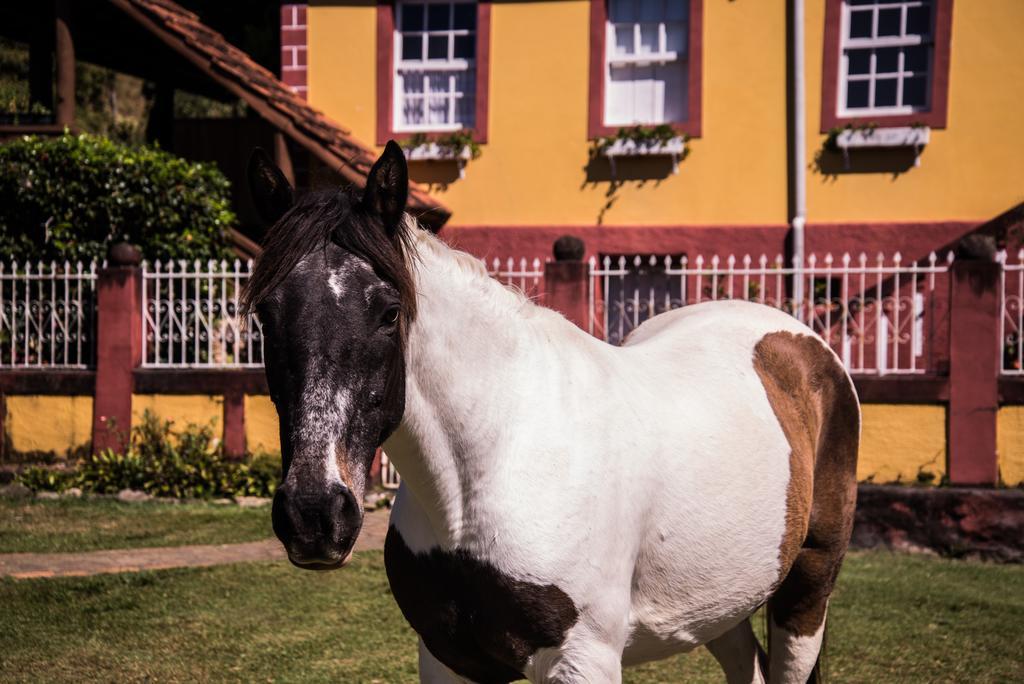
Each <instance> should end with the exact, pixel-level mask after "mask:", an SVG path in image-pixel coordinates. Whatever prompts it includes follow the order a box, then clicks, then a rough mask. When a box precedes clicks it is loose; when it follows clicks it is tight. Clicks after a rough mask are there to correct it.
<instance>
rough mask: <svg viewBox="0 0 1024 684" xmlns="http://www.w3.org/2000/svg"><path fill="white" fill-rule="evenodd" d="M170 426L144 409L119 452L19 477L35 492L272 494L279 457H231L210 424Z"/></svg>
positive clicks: (207, 495)
mask: <svg viewBox="0 0 1024 684" xmlns="http://www.w3.org/2000/svg"><path fill="white" fill-rule="evenodd" d="M173 425H174V423H173V421H169V420H161V419H159V418H158V417H157V416H155V415H153V414H152V413H150V412H149V411H146V412H145V413H144V414H143V417H142V422H141V423H140V424H139V425H138V426H136V427H135V428H134V429H133V430H132V435H131V445H130V447H129V448H128V449H127V450H125V451H124V453H118V452H116V451H114V450H112V449H107V450H105V451H101V452H99V453H96V454H87V455H85V456H83V457H82V458H81V459H80V460H79V461H78V464H77V466H78V467H77V471H76V472H72V473H65V472H61V471H53V470H49V469H46V468H41V467H33V468H26V469H25V471H23V472H22V474H21V476H20V477H19V481H20V482H21V483H22V484H24V485H25V486H27V487H29V488H30V489H32V490H34V491H63V490H65V489H67V488H68V487H72V486H77V487H80V488H81V489H82V490H83V491H86V492H95V493H97V494H115V493H117V492H119V491H121V490H122V489H136V490H142V491H144V492H146V493H148V494H152V495H153V496H159V497H170V498H178V499H182V498H190V499H211V498H217V497H230V496H272V495H273V493H274V491H275V489H276V488H277V483H278V482H279V481H280V479H281V459H280V457H279V456H271V455H269V454H258V455H256V456H254V457H252V458H250V459H249V460H248V461H245V462H235V461H230V460H228V459H227V458H225V457H224V454H223V450H222V449H221V447H220V445H219V444H218V443H217V439H216V438H215V437H214V432H213V426H212V424H211V425H188V426H187V427H186V428H185V429H184V430H182V431H180V432H175V431H174V430H173Z"/></svg>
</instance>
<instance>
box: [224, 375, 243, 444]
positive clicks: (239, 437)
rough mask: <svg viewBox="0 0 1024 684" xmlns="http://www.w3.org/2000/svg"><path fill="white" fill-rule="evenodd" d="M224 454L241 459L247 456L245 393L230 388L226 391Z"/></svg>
mask: <svg viewBox="0 0 1024 684" xmlns="http://www.w3.org/2000/svg"><path fill="white" fill-rule="evenodd" d="M224 455H225V456H227V457H228V458H233V459H241V458H243V457H244V456H245V393H244V392H240V391H235V390H229V391H226V392H225V393H224Z"/></svg>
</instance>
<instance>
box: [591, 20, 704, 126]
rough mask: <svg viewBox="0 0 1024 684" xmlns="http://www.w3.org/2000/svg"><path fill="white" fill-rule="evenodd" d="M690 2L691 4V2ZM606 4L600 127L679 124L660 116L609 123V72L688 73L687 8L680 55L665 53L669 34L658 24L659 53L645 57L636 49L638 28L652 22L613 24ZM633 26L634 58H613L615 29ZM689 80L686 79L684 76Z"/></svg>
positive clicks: (662, 24) (667, 51) (650, 53)
mask: <svg viewBox="0 0 1024 684" xmlns="http://www.w3.org/2000/svg"><path fill="white" fill-rule="evenodd" d="M672 1H673V0H666V2H672ZM692 1H693V0H690V2H692ZM602 2H606V3H607V4H606V8H607V9H606V15H605V22H604V31H605V36H604V92H605V96H604V98H605V99H604V102H602V103H601V108H602V115H601V123H602V124H603V125H605V126H624V125H642V126H657V125H661V124H665V123H679V122H675V121H668V120H665V117H664V116H663V117H662V119H663V120H661V121H636V122H633V124H623V123H612V124H610V123H608V95H607V93H608V92H609V91H610V87H611V81H612V69H613V68H615V67H624V66H650V65H659V66H661V65H665V64H676V65H677V66H678V68H679V69H688V68H689V65H688V61H689V51H690V16H689V4H688V5H687V12H686V15H685V16H684V19H683V20H682V22H680V23H682V37H683V50H682V52H681V53H680V52H676V51H675V50H669V49H667V45H668V30H667V29H666V27H665V24H666V23H667V22H665V21H659V22H657V27H658V50H657V51H656V52H649V53H646V54H639V47H640V41H641V26H643V25H652V24H654V23H655V22H644V21H631V22H618V23H616V22H613V21H612V9H611V2H610V1H609V0H602ZM629 24H632V26H633V54H631V55H616V54H615V46H616V44H617V43H616V32H615V29H616V27H617V26H624V25H629ZM687 78H689V75H688V76H687Z"/></svg>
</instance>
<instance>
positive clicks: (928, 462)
mask: <svg viewBox="0 0 1024 684" xmlns="http://www.w3.org/2000/svg"><path fill="white" fill-rule="evenodd" d="M918 473H930V474H931V475H933V476H934V477H933V478H932V479H931V480H929V481H928V483H930V484H939V481H940V480H941V479H942V476H943V475H944V474H945V473H946V408H945V407H944V406H935V405H923V404H922V405H917V404H909V405H908V404H864V405H863V406H861V438H860V454H859V458H858V461H857V480H858V481H861V482H863V481H871V482H874V483H875V484H886V483H893V482H902V483H915V482H918Z"/></svg>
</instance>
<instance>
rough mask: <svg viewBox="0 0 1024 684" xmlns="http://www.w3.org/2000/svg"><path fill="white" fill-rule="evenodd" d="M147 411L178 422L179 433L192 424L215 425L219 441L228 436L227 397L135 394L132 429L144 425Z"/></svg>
mask: <svg viewBox="0 0 1024 684" xmlns="http://www.w3.org/2000/svg"><path fill="white" fill-rule="evenodd" d="M146 411H149V412H150V413H153V414H155V415H156V416H157V417H158V418H160V419H161V420H171V421H174V425H173V426H172V430H174V431H175V432H179V431H181V430H184V429H185V428H186V427H188V426H189V425H190V424H192V425H199V426H206V425H211V424H212V425H213V433H214V435H216V437H217V439H221V437H222V435H223V434H224V397H222V396H210V395H205V394H133V395H132V427H135V426H137V425H139V424H140V423H142V417H143V415H144V413H145V412H146Z"/></svg>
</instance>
